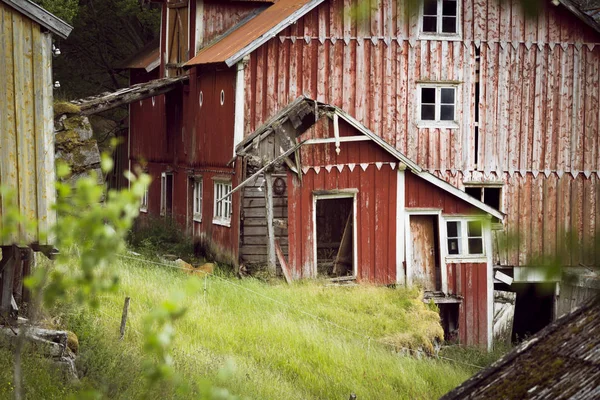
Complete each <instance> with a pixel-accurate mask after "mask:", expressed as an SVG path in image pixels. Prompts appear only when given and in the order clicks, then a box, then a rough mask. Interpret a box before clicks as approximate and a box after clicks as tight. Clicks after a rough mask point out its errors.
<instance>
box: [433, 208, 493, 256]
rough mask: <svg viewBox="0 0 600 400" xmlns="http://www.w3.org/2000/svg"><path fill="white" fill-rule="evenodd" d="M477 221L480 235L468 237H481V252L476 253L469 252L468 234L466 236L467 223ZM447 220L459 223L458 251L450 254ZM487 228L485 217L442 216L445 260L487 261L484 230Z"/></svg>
mask: <svg viewBox="0 0 600 400" xmlns="http://www.w3.org/2000/svg"><path fill="white" fill-rule="evenodd" d="M474 221H476V222H479V223H481V236H471V237H470V238H477V239H481V249H482V253H478V254H469V236H468V223H469V222H474ZM448 222H458V223H460V226H459V229H460V243H459V253H458V254H450V252H449V249H448V240H449V239H450V236H449V234H448ZM488 229H489V221H488V219H487V218H485V217H473V216H471V217H456V216H451V217H444V233H445V234H444V241H443V245H442V246H443V247H444V253H445V255H446V260H447V262H454V263H460V262H487V256H488V254H487V247H486V246H487V237H486V236H487V235H486V232H487V230H488Z"/></svg>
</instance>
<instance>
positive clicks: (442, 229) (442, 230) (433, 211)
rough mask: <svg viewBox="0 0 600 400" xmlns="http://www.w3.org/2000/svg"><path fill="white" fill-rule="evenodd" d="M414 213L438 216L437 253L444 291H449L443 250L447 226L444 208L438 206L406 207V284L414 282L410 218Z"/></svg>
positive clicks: (409, 284)
mask: <svg viewBox="0 0 600 400" xmlns="http://www.w3.org/2000/svg"><path fill="white" fill-rule="evenodd" d="M413 215H431V216H437V221H438V234H437V239H438V240H439V242H438V254H437V258H438V262H439V265H440V277H441V281H442V282H441V283H442V287H441V289H442V292H444V293H447V292H448V280H447V276H446V275H447V274H446V264H445V263H444V256H443V255H444V251H443V246H444V243H443V241H444V238H445V237H446V226H445V225H444V223H443V218H442V210H441V209H438V208H412V209H411V208H407V209H406V220H405V228H404V232H405V237H406V244H407V245H406V285H407V286H411V285H412V284H413V282H412V278H413V270H412V269H413V268H412V265H411V262H412V252H413V246H412V242H413V238H412V235H411V232H410V218H411V217H412V216H413Z"/></svg>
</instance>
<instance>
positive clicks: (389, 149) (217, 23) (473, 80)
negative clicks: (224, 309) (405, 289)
mask: <svg viewBox="0 0 600 400" xmlns="http://www.w3.org/2000/svg"><path fill="white" fill-rule="evenodd" d="M160 3H162V6H163V8H162V10H163V13H162V15H163V21H162V26H161V35H160V45H159V47H158V48H156V49H155V50H156V51H155V52H154V53H149V52H148V51H145V52H143V53H142V54H140V55H139V56H138V57H135V58H134V59H132V60H130V63H129V66H130V68H131V70H132V84H137V85H136V86H134V87H132V88H131V90H132V92H136V93H139V96H137V97H135V96H130V97H129V98H130V99H132V98H136V101H134V102H132V103H131V106H130V118H131V124H130V126H131V129H130V136H129V149H128V151H129V160H130V163H131V166H133V165H134V164H141V165H143V166H144V168H146V169H147V171H148V172H149V173H150V174H151V175H152V176H153V178H154V183H153V184H152V185H151V187H150V189H149V192H148V197H147V199H146V201H145V202H144V204H143V210H144V211H146V213H147V214H148V216H150V215H155V216H159V215H161V216H172V217H173V218H174V219H176V220H177V221H179V223H180V224H181V225H182V226H184V227H186V229H187V232H188V233H189V234H191V235H194V236H196V237H202V238H204V239H206V242H207V243H210V244H211V245H212V246H213V247H215V248H217V249H220V252H221V253H224V254H226V255H227V258H228V259H230V260H233V261H235V262H243V263H246V264H248V263H253V262H265V260H266V261H267V262H268V263H269V264H270V265H271V266H273V265H275V264H276V263H277V257H276V255H275V254H273V253H274V252H273V251H272V250H271V251H269V249H272V248H273V247H275V248H276V247H277V246H276V244H275V242H277V243H278V244H279V247H280V249H281V250H282V251H281V253H282V254H283V255H284V257H286V258H287V259H288V260H287V261H288V263H289V264H290V268H291V271H292V273H293V275H295V276H297V277H304V276H314V274H315V270H316V271H317V272H318V268H319V265H320V266H321V269H322V270H323V271H326V273H330V274H332V275H339V274H341V272H340V271H343V272H344V274H348V273H350V275H352V276H356V278H357V279H359V280H368V281H374V282H380V283H391V282H403V281H404V280H406V282H407V283H411V282H415V281H417V280H418V281H420V282H422V283H423V282H424V283H423V284H425V285H426V287H427V285H429V287H430V288H433V289H434V290H435V291H437V290H438V289H440V292H441V293H442V294H443V295H442V296H439V298H438V300H437V301H438V302H442V301H449V300H448V299H447V298H448V297H449V296H450V295H453V294H460V295H462V296H463V297H464V299H463V302H462V303H461V304H462V305H461V307H462V310H463V311H462V312H461V314H460V315H461V316H462V317H461V318H463V320H462V323H460V324H459V325H460V327H461V329H462V330H461V332H460V335H461V337H462V338H463V340H464V341H467V342H469V343H474V342H486V341H487V342H488V343H489V340H490V337H489V335H487V336H484V335H483V334H479V333H475V332H476V331H477V329H479V328H481V329H480V330H481V332H483V331H484V330H486V329H484V328H483V327H487V329H489V328H490V324H489V323H488V322H489V321H488V320H487V318H489V316H490V315H491V314H490V309H491V308H490V307H489V306H488V305H489V303H490V301H491V298H490V295H489V292H486V291H485V290H483V288H484V287H487V288H490V287H491V286H492V283H491V282H492V274H491V270H489V268H490V265H492V264H493V266H494V267H493V268H494V269H496V270H502V272H504V273H505V274H507V275H509V276H510V279H512V280H514V282H513V284H512V286H507V285H505V284H504V283H500V282H496V283H494V285H495V287H496V288H499V289H502V290H511V291H517V292H518V293H519V296H522V295H523V296H524V297H520V298H521V300H519V301H518V302H517V304H521V305H522V310H523V311H522V312H520V311H519V306H518V307H517V315H516V319H517V320H519V321H520V322H519V324H521V325H522V330H521V331H520V332H519V333H526V332H528V331H529V332H535V330H536V329H538V328H539V327H537V326H535V324H533V325H532V324H531V323H530V322H531V321H535V320H536V319H539V320H540V321H542V322H543V323H546V322H548V321H549V319H551V318H552V315H553V301H554V299H556V294H555V293H559V291H558V286H556V289H557V290H556V292H553V293H552V294H551V295H550V296H548V299H549V302H545V300H544V302H543V304H542V303H541V302H540V300H539V297H537V296H536V297H531V296H529V295H528V291H529V289H531V288H533V289H536V288H537V285H538V283H539V282H540V281H543V280H547V278H545V277H544V275H543V274H539V273H533V274H532V273H530V271H532V270H533V271H536V270H535V269H532V268H530V267H531V266H532V265H533V266H536V264H535V262H536V260H537V259H538V258H537V257H538V256H539V255H541V254H550V255H561V256H562V257H563V258H564V264H565V265H567V266H569V265H579V264H583V265H596V264H597V263H598V259H597V257H596V256H595V255H594V253H588V252H585V251H583V250H581V246H577V245H590V244H592V243H594V237H595V235H596V232H598V231H600V222H599V221H600V195H599V194H600V181H599V175H598V174H599V173H600V172H599V166H600V157H599V156H598V155H599V154H600V134H599V133H600V119H599V118H598V111H597V110H598V107H599V106H598V104H599V103H598V99H599V98H600V92H599V90H600V85H599V83H600V75H599V73H598V71H599V70H600V46H599V44H600V39H599V37H600V33H599V32H600V25H599V24H598V23H597V22H596V21H595V20H594V19H593V18H591V17H590V16H588V15H586V14H585V13H584V12H582V11H581V9H579V8H578V7H577V6H576V5H575V4H574V3H573V2H571V1H570V0H560V1H558V5H551V4H549V3H548V4H544V5H543V7H542V8H541V9H540V14H539V15H538V17H537V18H534V19H528V18H526V16H525V15H524V14H523V11H522V9H521V5H520V2H519V1H518V0H512V1H506V2H501V3H498V2H497V1H496V0H456V1H455V0H427V1H424V2H422V4H420V5H418V6H410V5H408V6H406V3H407V2H404V1H399V0H372V1H371V2H370V5H371V7H359V8H356V5H357V4H358V2H357V1H355V0H352V1H350V0H273V1H240V0H238V1H233V0H231V1H229V0H222V1H217V0H196V1H188V0H162V1H160ZM408 3H410V2H408ZM411 4H412V3H411ZM157 57H158V58H157ZM157 60H158V62H157ZM157 78H158V79H157ZM129 95H130V93H129V94H126V96H129ZM299 96H306V97H307V98H303V97H300V99H301V100H298V103H296V102H295V101H296V99H298V98H299ZM308 98H312V99H315V100H316V101H317V103H314V105H315V107H316V110H315V111H312V118H313V119H312V121H311V123H310V124H309V120H306V119H303V118H301V117H299V116H298V114H297V112H292V113H291V114H290V113H288V112H287V111H286V110H288V109H290V110H295V109H296V108H297V107H301V108H302V109H303V110H304V107H303V106H300V104H311V100H308ZM327 104H331V106H327ZM341 110H344V111H345V112H346V113H347V114H346V113H344V111H341ZM303 112H305V111H303ZM306 112H308V111H306ZM322 113H327V114H328V115H329V114H330V115H331V118H321V117H322V116H323V115H322ZM348 114H349V115H351V116H352V117H354V118H355V120H354V119H353V118H351V117H349V116H348ZM335 115H337V117H335ZM343 116H344V117H343ZM281 118H284V119H285V118H288V119H289V120H290V121H291V128H290V127H289V126H288V127H287V128H285V129H284V128H282V127H285V126H286V125H285V124H283V125H281V124H278V125H277V124H276V125H273V123H275V122H271V123H269V121H277V120H279V119H281ZM315 118H316V119H318V120H319V122H318V123H316V124H315ZM309 119H310V117H309ZM335 121H337V125H336V124H335ZM349 121H353V123H351V122H349ZM332 124H334V125H332ZM309 125H310V126H313V128H311V129H308V126H309ZM334 126H337V129H335V128H334ZM365 127H366V128H365ZM367 128H368V129H367ZM273 129H274V130H275V131H276V132H278V131H279V130H281V129H284V130H286V132H284V133H285V134H286V135H287V136H288V137H289V138H290V139H289V140H292V139H293V141H292V142H289V140H288V142H285V141H284V142H280V141H278V140H279V139H277V138H278V137H279V136H282V135H283V134H282V135H278V134H275V135H273V134H269V133H268V132H269V130H273ZM352 129H354V130H355V131H352ZM256 132H262V133H259V134H257V133H256ZM335 132H337V134H338V136H339V138H338V137H336V136H335ZM365 132H372V133H371V134H368V133H365ZM331 134H333V135H334V136H333V137H331ZM263 135H264V137H263ZM283 136H285V135H283ZM343 137H362V138H364V137H368V138H369V139H368V140H358V139H352V140H350V141H347V139H343V140H342V138H343ZM304 138H306V140H307V141H306V142H304V143H303V144H302V145H301V146H300V147H298V148H294V147H295V146H298V145H300V143H302V140H304ZM315 140H317V141H318V140H329V141H331V143H328V144H327V143H319V144H313V142H314V141H315ZM271 141H273V143H271ZM250 143H253V144H254V145H256V146H257V147H256V148H262V147H264V148H265V149H266V150H265V151H267V153H265V154H262V155H257V154H254V153H253V152H254V151H256V149H254V150H252V147H251V146H250V147H247V146H246V144H248V145H249V144H250ZM317 143H318V142H317ZM336 143H338V144H339V147H336ZM240 144H241V147H240ZM269 146H271V147H269ZM236 148H237V150H238V153H239V154H238V155H236V151H235V149H236ZM269 148H270V149H271V150H268V149H269ZM281 149H283V153H282V152H281ZM337 149H339V150H340V152H339V154H338V153H337V151H336V150H337ZM286 151H290V154H286ZM398 152H401V153H402V154H405V155H406V156H407V157H408V158H406V157H404V158H402V157H403V156H402V157H401V154H400V153H398ZM282 155H285V156H284V157H281V158H278V157H279V156H282ZM351 157H352V158H351ZM409 159H412V160H414V161H415V162H416V163H417V164H418V166H417V165H416V164H415V163H413V162H410V161H409ZM265 160H266V161H265ZM275 160H276V161H275ZM273 161H275V164H274V165H273V166H270V167H269V169H267V170H265V171H263V172H261V174H259V175H260V176H259V178H258V179H255V178H253V179H251V180H250V182H249V183H245V184H244V185H243V190H237V191H236V192H235V193H233V195H232V196H226V195H227V193H229V191H230V190H232V189H235V188H236V187H238V186H239V185H240V184H241V183H242V182H244V180H245V179H246V178H249V177H251V176H252V175H253V174H254V173H256V172H257V171H259V170H260V168H262V167H264V165H265V162H266V163H269V162H273ZM394 163H395V164H394ZM392 164H394V168H391V166H392ZM350 165H354V166H353V167H352V168H353V169H352V170H351V169H350ZM363 165H365V166H366V167H365V169H363ZM399 166H406V169H405V171H404V173H403V174H401V173H399V172H398V169H399ZM294 171H295V172H294ZM268 174H269V175H270V177H271V179H267V178H268V176H267V175H268ZM400 176H403V179H404V180H403V184H402V183H399V179H400V178H399V177H400ZM433 176H436V177H439V178H441V180H440V179H437V178H436V179H434V178H433ZM262 179H265V181H264V182H263V181H262ZM265 182H266V184H265ZM385 182H387V184H385ZM443 182H447V183H445V184H444V183H443ZM437 184H439V185H442V187H440V186H439V185H437ZM271 185H272V187H271ZM269 188H270V189H269ZM459 189H460V190H459ZM267 190H269V191H272V192H273V203H272V206H271V207H270V209H271V211H269V213H267V211H266V210H267V208H269V207H267V206H268V204H267V203H266V202H267V201H268V199H267V198H266V197H265V192H266V191H267ZM401 190H403V191H401ZM282 191H283V192H282ZM327 191H339V193H328V192H327ZM355 192H356V193H355ZM278 193H281V194H278ZM467 194H468V196H467ZM332 196H333V197H332ZM336 196H337V198H336ZM402 197H404V203H402V201H400V200H398V199H401V198H402ZM334 198H335V204H336V205H335V206H332V205H331V204H333V203H334V200H333V199H334ZM473 201H477V202H476V203H473ZM482 204H485V207H484V206H483V205H482ZM399 205H403V207H404V211H403V212H399V211H398V208H397V207H399ZM486 207H487V208H486ZM477 210H480V211H483V212H484V214H486V215H488V216H489V215H491V216H492V219H491V220H489V222H485V223H483V224H482V225H481V227H479V225H478V224H477V222H476V220H469V218H470V216H471V215H472V214H473V212H474V211H477ZM494 210H500V211H501V212H502V213H504V215H506V217H505V218H504V220H503V222H504V224H499V223H496V222H497V221H496V220H497V219H499V217H500V216H501V214H497V211H494ZM350 212H352V218H348V216H349V215H350V214H349V213H350ZM494 213H496V214H494ZM267 214H269V215H267ZM332 218H333V219H335V222H336V223H335V224H333V225H331V224H329V225H327V226H330V225H331V226H335V229H334V228H332V229H329V230H327V229H324V228H323V227H322V225H321V221H325V220H329V221H330V222H331V219H332ZM269 221H271V222H269ZM484 221H488V220H487V219H484ZM309 222H310V223H309ZM397 224H401V225H403V226H404V229H398V227H397ZM346 225H348V229H346V228H347V226H346ZM320 226H321V229H319V227H320ZM350 226H351V229H350ZM292 227H293V228H292ZM489 228H491V231H490V229H489ZM269 230H271V231H272V232H270V233H269ZM567 231H571V232H574V233H576V235H574V236H573V237H571V239H570V241H568V242H567V241H565V240H564V239H563V238H564V234H565V232H567ZM348 232H352V235H351V236H349V235H345V236H344V233H348ZM507 232H508V233H512V234H515V235H516V237H518V238H519V243H518V246H516V248H514V249H508V248H503V247H499V246H492V242H494V243H497V242H500V241H501V240H502V239H503V238H504V237H505V236H506V233H507ZM311 235H312V237H311ZM340 235H341V236H340ZM486 235H487V236H486ZM335 236H339V238H338V239H336V240H333V239H334V237H335ZM488 236H489V237H488ZM349 237H351V238H352V242H349V241H348V238H349ZM309 239H310V240H309ZM342 239H343V240H342ZM398 241H400V242H398ZM394 243H396V245H393V244H394ZM398 243H399V245H398ZM432 243H433V247H432ZM565 243H568V244H570V245H572V246H569V247H568V248H566V249H565V248H564V247H565V246H564V244H565ZM336 245H337V246H338V247H337V250H338V251H337V253H336V247H335V246H336ZM350 245H351V246H350ZM470 246H475V247H477V246H479V247H480V248H481V251H482V253H480V254H485V257H481V256H477V257H475V258H473V257H470V256H469V254H467V252H468V249H469V248H470ZM489 246H492V247H489ZM340 247H343V249H341V250H343V251H341V252H340V251H339V250H340ZM348 248H350V249H351V250H352V252H351V253H350V254H351V257H350V258H348V254H349V253H348V250H347V249H348ZM509 250H510V251H509ZM478 251H479V249H478ZM428 252H429V253H430V254H427V253H428ZM338 253H339V257H338ZM490 257H491V259H490ZM332 260H333V261H332ZM432 260H433V261H432ZM490 260H491V261H490ZM332 262H333V264H332V265H330V264H331V263H332ZM402 263H404V264H402ZM419 263H420V264H419ZM349 264H351V266H352V268H351V271H350V270H349V269H348V267H347V266H348V265H349ZM417 264H419V265H420V267H419V268H412V267H411V266H414V265H417ZM484 264H485V266H486V267H485V268H483V267H482V266H483V265H484ZM401 265H403V266H401ZM434 266H435V267H434ZM328 268H331V271H329V270H328ZM334 268H335V273H334V271H333V269H334ZM434 270H435V271H438V272H435V273H429V274H427V273H421V272H418V271H429V272H431V271H434ZM484 270H485V275H481V273H482V271H484ZM349 271H350V272H349ZM402 271H403V273H404V275H402V273H400V272H402ZM342 275H343V274H342ZM510 279H509V280H505V281H506V282H509V281H510ZM434 280H435V285H433V281H434ZM482 293H486V295H487V296H488V297H487V298H486V299H485V302H481V301H480V300H479V298H478V297H477V296H479V295H480V294H482ZM475 305H477V306H475ZM484 305H486V306H485V307H484ZM529 305H535V307H536V308H535V310H534V309H528V308H527V307H528V306H529ZM450 307H455V306H450V305H449V306H448V308H450ZM486 307H487V308H486ZM476 308H477V309H479V311H477V312H476ZM465 309H468V310H472V311H468V312H465V311H464V310H465ZM482 316H484V317H482ZM532 316H534V317H533V318H532ZM538 317H539V318H538ZM482 318H483V319H482ZM484 321H488V322H486V323H487V325H485V324H484ZM476 327H479V328H476ZM459 330H460V329H459ZM477 332H479V331H477Z"/></svg>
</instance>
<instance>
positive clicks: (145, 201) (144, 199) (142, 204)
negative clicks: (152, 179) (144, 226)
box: [140, 188, 148, 213]
mask: <svg viewBox="0 0 600 400" xmlns="http://www.w3.org/2000/svg"><path fill="white" fill-rule="evenodd" d="M140 212H143V213H147V212H148V188H146V189H145V190H144V194H143V195H142V198H141V200H140Z"/></svg>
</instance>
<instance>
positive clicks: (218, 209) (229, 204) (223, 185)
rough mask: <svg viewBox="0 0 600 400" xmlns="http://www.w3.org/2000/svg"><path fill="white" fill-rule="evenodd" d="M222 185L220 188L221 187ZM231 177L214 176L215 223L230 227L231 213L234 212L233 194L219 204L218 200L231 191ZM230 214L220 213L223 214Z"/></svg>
mask: <svg viewBox="0 0 600 400" xmlns="http://www.w3.org/2000/svg"><path fill="white" fill-rule="evenodd" d="M219 187H220V189H219ZM232 187H233V186H232V184H231V179H226V178H214V179H213V189H214V191H213V198H214V199H213V221H212V222H213V224H215V225H221V226H226V227H230V226H231V214H232V213H233V201H232V196H231V195H229V196H227V197H226V198H225V199H223V200H222V201H220V202H219V203H218V204H217V200H219V198H221V197H223V196H224V195H225V194H227V193H229V192H231V189H232ZM223 211H224V213H225V214H228V215H225V216H223V215H219V214H223Z"/></svg>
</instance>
